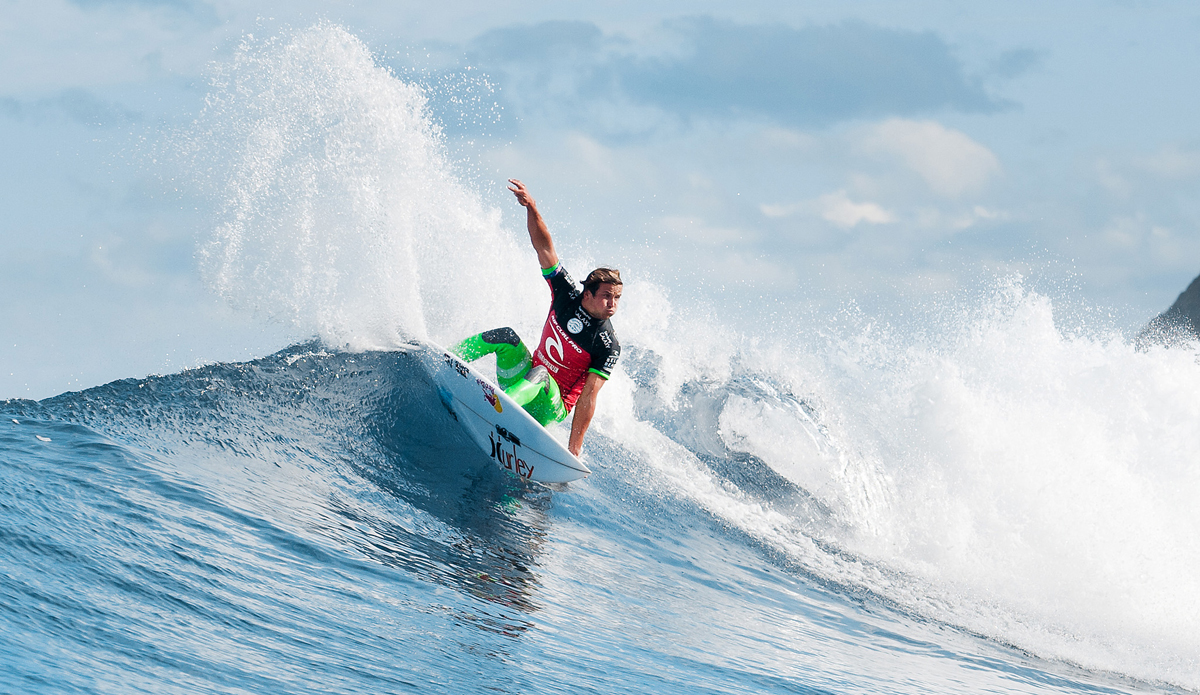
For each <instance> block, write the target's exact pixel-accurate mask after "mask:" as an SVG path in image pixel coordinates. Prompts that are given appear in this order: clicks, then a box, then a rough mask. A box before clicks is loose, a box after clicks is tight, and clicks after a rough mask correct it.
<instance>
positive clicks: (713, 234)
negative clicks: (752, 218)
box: [661, 215, 758, 246]
mask: <svg viewBox="0 0 1200 695" xmlns="http://www.w3.org/2000/svg"><path fill="white" fill-rule="evenodd" d="M661 225H662V228H663V229H664V230H665V231H666V232H667V234H669V235H671V236H673V237H676V238H679V239H685V240H687V241H690V242H692V243H696V244H704V245H706V246H723V245H726V244H736V243H740V242H746V241H753V240H755V239H757V238H758V234H757V233H755V232H752V231H748V230H745V229H740V228H737V227H716V226H712V225H708V224H705V222H704V220H703V219H701V218H698V217H685V216H682V215H668V216H666V217H664V218H662V220H661Z"/></svg>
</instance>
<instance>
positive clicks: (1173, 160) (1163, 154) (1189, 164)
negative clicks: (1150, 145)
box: [1135, 143, 1200, 179]
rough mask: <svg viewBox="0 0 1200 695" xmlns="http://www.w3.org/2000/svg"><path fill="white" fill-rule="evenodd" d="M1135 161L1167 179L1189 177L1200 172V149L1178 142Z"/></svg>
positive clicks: (1144, 168) (1145, 168) (1146, 169)
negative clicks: (1183, 145) (1184, 145)
mask: <svg viewBox="0 0 1200 695" xmlns="http://www.w3.org/2000/svg"><path fill="white" fill-rule="evenodd" d="M1135 163H1136V164H1137V165H1138V166H1139V167H1140V168H1141V169H1143V170H1144V171H1148V172H1150V173H1152V174H1157V175H1158V176H1161V177H1163V178H1167V179H1187V178H1191V177H1193V176H1196V175H1197V174H1200V150H1194V149H1187V148H1184V147H1182V146H1180V145H1179V144H1178V143H1172V144H1169V145H1164V146H1163V147H1162V148H1161V149H1160V150H1159V151H1158V152H1155V153H1154V154H1152V155H1150V156H1149V157H1141V158H1138V159H1136V160H1135Z"/></svg>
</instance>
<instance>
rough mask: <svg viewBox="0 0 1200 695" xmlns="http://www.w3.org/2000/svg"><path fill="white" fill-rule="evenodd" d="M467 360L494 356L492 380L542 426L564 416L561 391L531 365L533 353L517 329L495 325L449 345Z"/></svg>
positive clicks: (451, 350)
mask: <svg viewBox="0 0 1200 695" xmlns="http://www.w3.org/2000/svg"><path fill="white" fill-rule="evenodd" d="M450 352H453V353H454V354H456V355H458V356H459V357H461V358H462V359H463V360H465V361H467V362H472V361H474V360H477V359H479V358H480V357H483V356H485V355H490V354H495V355H496V383H497V384H499V385H500V388H502V389H504V393H506V394H508V396H509V397H510V398H512V399H513V400H514V401H516V402H517V405H520V406H521V407H522V408H524V409H525V412H527V413H529V414H530V415H532V416H533V419H534V420H537V421H538V422H539V423H541V425H542V426H543V427H545V426H546V425H549V424H551V423H555V422H561V421H562V420H563V419H564V418H566V417H567V407H566V405H565V404H563V399H562V393H560V392H559V389H558V382H556V381H555V380H554V379H553V378H552V377H551V376H550V374H549V373H548V372H547V371H546V370H545V368H544V367H536V368H533V369H531V367H533V356H532V355H531V354H530V352H529V348H527V347H525V343H523V342H522V341H521V339H520V337H518V336H517V332H516V331H514V330H513V329H511V328H495V329H492V330H490V331H484V332H483V333H479V334H477V335H473V336H471V337H470V338H467V339H465V340H463V341H461V342H459V343H457V344H456V345H454V346H452V347H451V348H450Z"/></svg>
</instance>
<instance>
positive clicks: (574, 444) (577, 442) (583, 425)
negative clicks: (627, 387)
mask: <svg viewBox="0 0 1200 695" xmlns="http://www.w3.org/2000/svg"><path fill="white" fill-rule="evenodd" d="M601 386H604V377H602V376H600V375H599V374H597V373H595V372H588V375H587V380H586V381H584V382H583V392H582V393H580V394H579V400H578V401H576V402H575V410H574V413H575V415H574V417H572V418H571V440H570V442H568V443H567V450H569V451H570V452H571V453H572V454H573V455H575V456H578V455H579V452H580V450H581V449H583V435H585V434H587V431H588V426H589V425H591V424H592V416H593V415H595V414H596V396H597V395H598V394H599V393H600V387H601Z"/></svg>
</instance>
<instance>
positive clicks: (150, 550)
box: [0, 24, 1200, 694]
mask: <svg viewBox="0 0 1200 695" xmlns="http://www.w3.org/2000/svg"><path fill="white" fill-rule="evenodd" d="M208 88H209V94H208V97H207V98H206V99H205V107H204V110H203V111H202V112H200V113H198V114H196V115H195V118H194V120H193V122H192V123H191V124H190V125H189V126H187V127H184V128H181V129H179V130H177V131H172V132H170V133H166V134H165V135H164V136H163V140H162V142H161V143H160V144H158V145H156V146H157V147H159V148H161V149H159V150H157V151H156V152H155V156H154V160H155V162H156V163H157V165H159V166H164V167H167V168H168V169H171V170H172V171H175V172H177V174H173V175H177V176H178V177H179V180H180V181H183V180H185V179H186V181H187V184H186V185H188V186H193V187H195V189H196V190H199V191H203V192H204V194H205V195H208V196H211V198H212V199H213V200H214V201H216V204H215V206H214V207H215V209H217V210H218V213H217V219H215V220H213V222H212V224H211V225H209V226H208V227H207V228H206V229H205V231H204V232H203V233H202V235H201V237H202V238H200V239H199V241H198V252H197V264H198V266H199V268H200V272H202V273H203V275H204V277H205V279H206V281H207V283H208V285H209V286H210V287H211V288H212V291H213V292H215V293H217V294H219V295H220V296H222V297H223V298H225V299H226V300H227V301H228V302H229V303H230V304H231V305H233V306H235V307H237V308H238V309H240V310H242V311H245V312H247V313H250V314H252V315H255V316H258V317H260V318H261V320H262V321H264V322H274V323H276V324H282V325H287V326H291V327H292V328H293V329H294V330H295V331H296V332H297V333H298V334H301V335H304V336H306V337H305V338H303V339H301V340H300V341H299V342H297V343H295V344H293V345H289V346H281V347H282V348H283V349H281V350H279V351H278V352H276V353H274V354H270V355H264V356H262V357H260V358H258V359H255V360H251V361H247V362H244V363H213V364H204V365H197V366H196V367H194V368H191V369H186V370H183V371H180V372H178V373H174V374H165V375H152V376H146V377H141V376H137V377H136V378H134V375H131V378H127V379H122V380H119V381H115V382H113V383H109V384H104V385H97V386H95V387H93V388H88V389H86V390H81V391H77V392H69V393H63V394H61V395H59V396H56V397H53V398H49V399H46V400H42V401H37V402H34V401H26V400H7V401H0V536H2V542H0V692H5V693H189V694H192V693H272V694H275V693H410V692H411V693H467V692H494V693H614V692H616V693H626V692H628V693H643V692H646V693H649V692H654V693H689V694H692V693H839V694H840V693H913V694H918V693H920V694H924V693H986V692H994V693H1184V692H1198V691H1200V542H1198V541H1197V539H1198V538H1200V505H1197V504H1196V499H1197V493H1198V492H1200V465H1197V463H1198V462H1200V427H1197V426H1196V423H1197V422H1200V364H1198V361H1197V358H1196V355H1197V346H1196V345H1195V344H1194V343H1186V342H1185V343H1181V344H1179V345H1176V346H1174V347H1159V346H1152V347H1149V348H1143V349H1138V348H1136V347H1135V346H1134V345H1133V344H1132V342H1131V341H1130V340H1129V339H1128V338H1127V337H1125V336H1122V335H1121V334H1120V333H1119V332H1117V331H1113V330H1110V329H1109V328H1107V327H1105V326H1104V325H1102V324H1101V323H1098V322H1093V321H1090V320H1089V319H1088V316H1089V315H1088V314H1087V312H1082V313H1080V312H1076V311H1068V310H1066V309H1064V308H1062V307H1060V306H1059V305H1058V304H1057V303H1056V301H1055V300H1054V299H1052V298H1051V297H1049V296H1048V295H1047V294H1046V293H1043V292H1039V291H1036V290H1035V289H1032V288H1031V287H1029V285H1028V283H1027V282H1026V281H1024V280H1023V279H1021V278H1017V277H1013V278H997V279H996V281H995V282H994V283H993V284H992V285H991V286H989V287H988V288H987V289H985V290H982V291H979V292H976V293H973V294H971V295H970V296H965V295H964V296H958V297H954V298H949V299H947V301H946V302H944V303H943V304H940V305H937V306H927V307H921V308H919V309H917V308H914V309H913V310H912V312H911V313H910V314H909V315H907V316H897V317H893V319H894V320H892V321H883V320H880V319H878V318H875V317H872V316H870V315H868V314H866V313H865V312H862V311H858V310H856V309H854V308H853V307H847V309H846V310H845V311H843V312H841V313H839V314H838V315H836V316H832V317H824V318H821V317H817V316H813V315H811V314H799V313H798V314H796V315H787V314H784V315H780V314H776V315H774V316H773V318H771V320H765V319H764V320H761V321H746V320H743V321H741V322H740V323H737V322H735V321H734V319H733V318H731V317H730V316H729V315H727V314H729V312H725V311H722V305H721V302H722V297H721V296H719V294H718V295H714V296H708V297H703V298H702V299H701V300H700V301H693V300H692V299H690V298H688V297H684V296H682V295H680V294H679V293H677V292H673V291H672V290H671V289H670V286H671V285H670V282H668V280H669V279H666V278H659V277H656V276H655V271H654V264H653V259H652V258H642V257H640V256H639V251H638V249H637V248H636V247H630V248H623V247H620V246H619V244H617V245H616V247H615V248H614V246H613V245H609V246H604V245H603V244H601V243H600V241H599V239H600V237H597V235H595V234H590V235H589V234H585V233H578V234H575V235H574V236H572V230H571V229H569V228H568V229H561V230H560V229H558V228H556V229H555V232H556V234H560V236H559V237H557V238H558V239H559V240H560V248H559V254H560V257H562V258H563V259H564V261H565V263H566V264H567V266H568V267H569V268H570V269H571V271H572V272H573V273H574V274H576V275H577V276H580V275H581V274H584V273H586V272H587V270H588V269H589V268H590V267H592V266H593V265H596V264H599V263H602V262H608V261H610V260H611V259H615V260H616V261H618V262H619V263H620V266H621V269H622V274H623V275H624V276H625V277H626V278H627V285H626V287H625V294H624V298H623V300H622V301H623V303H622V307H621V310H620V311H619V312H618V314H617V316H616V317H615V318H614V319H613V323H614V325H615V327H616V330H617V331H618V334H619V335H620V338H621V343H622V346H623V348H624V352H623V354H622V357H621V362H620V364H619V366H618V368H617V372H616V373H615V374H614V376H613V378H612V380H611V381H610V382H609V383H608V384H607V385H606V386H605V388H604V390H603V392H602V394H601V397H600V407H599V410H598V413H597V416H596V419H595V421H594V423H593V426H592V429H591V431H590V432H589V434H588V439H587V442H586V444H585V447H584V460H585V462H586V463H587V464H588V465H589V466H590V467H591V469H592V471H593V473H592V475H591V476H590V477H588V478H587V479H585V480H581V481H577V482H573V483H569V484H564V485H551V486H547V485H542V484H538V483H527V482H524V481H522V480H520V479H517V478H515V477H513V476H511V475H510V474H508V473H506V472H504V471H502V470H500V468H499V467H498V466H496V465H495V463H493V462H492V461H491V460H490V459H489V458H488V456H487V454H486V452H482V451H480V450H479V448H478V447H476V446H475V445H474V444H473V443H472V442H471V441H470V440H469V438H468V436H467V435H466V433H465V432H464V431H463V430H462V429H461V428H460V427H459V426H458V424H457V423H456V422H455V421H454V419H453V418H452V417H451V416H450V415H449V413H448V412H447V411H446V409H445V408H444V407H443V405H442V404H441V401H440V399H439V398H438V397H437V394H436V388H435V387H434V386H433V385H432V383H431V382H430V381H429V378H428V376H427V373H426V372H425V371H424V369H423V368H422V367H421V365H420V364H419V362H418V360H417V358H416V357H414V356H412V355H409V354H406V353H404V352H401V351H398V350H397V349H396V348H397V346H399V345H400V344H401V343H403V342H404V341H406V340H411V339H422V340H429V341H433V342H437V343H441V344H448V343H450V342H453V341H454V340H457V339H458V338H461V337H463V336H466V335H469V334H471V333H473V332H477V331H479V330H483V329H486V328H492V327H495V326H498V325H511V326H513V327H515V328H516V329H517V331H518V332H519V333H520V334H521V335H523V336H525V337H526V339H527V340H528V339H529V338H531V337H533V336H535V335H537V333H538V330H539V328H540V325H541V321H542V320H543V319H544V317H545V311H546V309H547V306H548V300H549V296H548V292H547V290H546V288H545V285H544V283H543V282H542V280H541V278H540V275H539V273H538V270H537V262H536V259H535V258H534V257H533V254H532V252H531V251H529V249H528V241H527V239H526V238H525V237H524V234H525V232H524V229H523V226H522V225H523V219H522V218H518V217H516V216H515V215H514V214H513V212H512V211H511V210H506V209H502V208H501V207H499V206H500V205H502V204H504V205H511V200H505V199H503V198H500V197H495V196H492V195H491V194H489V193H486V192H485V188H486V187H487V186H488V185H491V184H492V183H493V181H492V179H495V180H497V181H503V178H504V176H503V175H501V174H497V175H495V176H493V175H492V173H491V171H492V169H493V168H500V167H503V168H504V171H505V173H507V174H508V175H519V173H520V172H519V171H512V169H513V168H516V167H517V166H518V165H519V161H511V160H509V159H506V156H507V155H506V153H505V152H504V150H503V148H502V147H498V148H496V149H495V150H494V151H492V153H491V154H489V155H487V157H486V158H484V157H483V155H479V157H480V159H477V160H472V161H473V162H474V163H472V161H464V156H465V155H463V154H462V153H463V150H457V149H455V147H454V146H453V142H452V139H451V138H450V137H448V136H447V134H446V133H443V132H442V131H441V130H440V127H439V126H438V119H437V118H435V117H434V116H432V115H431V113H432V111H431V109H433V108H434V105H432V104H431V103H430V101H429V97H428V94H429V92H428V90H427V89H426V88H423V87H422V86H421V85H419V84H417V83H415V82H413V81H410V80H406V79H404V78H402V77H400V76H397V75H396V74H395V73H394V72H393V71H391V70H389V69H387V68H385V67H381V66H380V65H379V63H378V61H377V60H376V58H375V57H374V56H373V55H372V54H371V52H370V51H369V50H368V49H367V48H366V46H365V45H364V44H363V43H362V42H361V41H359V40H358V39H357V38H356V37H354V36H353V35H351V34H349V33H348V32H346V31H345V30H343V29H340V28H338V27H336V26H330V25H324V24H320V25H317V26H314V27H312V28H309V29H306V30H301V31H296V32H294V33H292V34H290V35H287V36H281V37H275V38H270V39H265V40H250V39H248V40H247V41H246V42H245V43H244V44H243V46H242V47H241V48H240V49H239V50H238V51H237V53H236V55H235V57H234V58H233V59H232V60H231V61H229V62H227V63H223V64H219V65H216V66H214V68H213V75H212V80H211V84H210V85H209V86H208ZM483 171H486V172H488V173H487V175H486V176H484V175H482V174H481V173H480V172H483ZM510 172H511V173H510ZM181 185H182V184H181ZM501 191H502V189H501ZM502 192H503V191H502ZM534 192H535V194H536V189H534ZM501 201H502V202H501ZM552 211H553V208H552V206H550V208H549V209H548V210H546V212H547V214H548V216H550V215H551V213H552ZM550 221H551V223H552V224H553V223H554V219H553V218H552V217H551V220H550ZM743 318H744V317H743ZM747 326H749V327H747ZM488 368H489V367H488V365H486V364H484V365H483V369H484V370H485V371H486V370H487V369H488ZM2 395H3V394H0V396H2ZM552 432H553V433H554V434H555V436H560V437H564V438H565V436H566V433H565V428H564V426H559V427H558V428H557V429H554V430H552Z"/></svg>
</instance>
